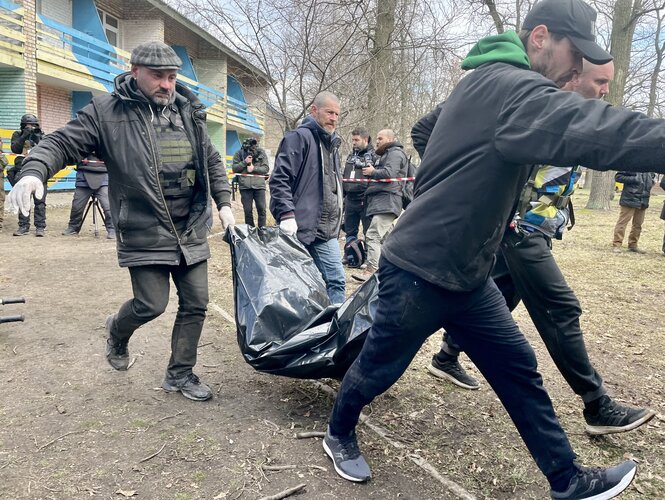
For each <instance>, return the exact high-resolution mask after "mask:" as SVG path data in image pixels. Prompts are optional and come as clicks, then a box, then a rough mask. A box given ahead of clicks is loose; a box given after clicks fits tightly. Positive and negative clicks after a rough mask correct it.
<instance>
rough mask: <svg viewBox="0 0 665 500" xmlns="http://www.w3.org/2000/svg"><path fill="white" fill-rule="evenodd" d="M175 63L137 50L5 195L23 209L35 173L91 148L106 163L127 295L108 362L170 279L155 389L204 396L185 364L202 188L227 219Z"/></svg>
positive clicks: (202, 220) (200, 245)
mask: <svg viewBox="0 0 665 500" xmlns="http://www.w3.org/2000/svg"><path fill="white" fill-rule="evenodd" d="M181 64H182V62H181V60H180V58H179V57H178V56H177V55H176V53H175V51H174V50H173V49H172V48H171V47H169V46H168V45H166V44H164V43H162V42H149V43H146V44H143V45H140V46H138V47H136V48H135V49H134V50H133V51H132V56H131V65H132V68H131V72H127V73H123V74H121V75H119V76H118V77H117V78H116V80H115V91H114V92H113V93H112V94H107V95H102V96H98V97H95V98H94V99H93V100H92V102H91V103H90V104H88V105H87V106H86V107H84V108H83V109H82V110H81V111H79V113H78V115H77V117H76V118H75V119H74V120H72V121H71V122H69V123H68V124H67V125H66V126H65V127H64V128H62V129H60V130H58V131H56V132H54V133H53V134H51V135H49V136H47V137H46V138H45V139H44V140H42V142H41V143H40V145H39V146H38V147H36V148H34V149H33V150H32V151H31V153H30V156H29V157H28V158H27V159H26V161H25V163H24V166H23V171H22V173H21V179H20V180H19V182H18V183H17V184H16V186H15V187H14V189H13V190H12V191H11V192H10V194H9V197H8V201H9V202H10V203H12V204H13V205H15V206H17V207H18V208H19V209H20V210H21V211H23V212H24V213H25V212H26V211H27V209H28V207H29V200H30V196H31V195H32V193H35V196H36V197H37V198H40V197H41V196H42V194H43V191H42V182H43V180H45V179H48V178H49V177H51V176H52V175H53V174H54V173H55V172H57V171H58V170H60V169H61V168H63V165H68V164H72V163H76V162H78V161H79V160H80V159H81V158H83V157H85V156H87V155H88V154H90V153H91V152H93V151H95V152H96V154H97V156H98V157H99V159H100V160H102V161H104V163H105V164H106V167H107V169H108V175H109V195H110V201H111V215H112V218H113V223H114V225H115V227H116V232H117V246H118V261H119V263H120V265H121V266H122V267H128V268H129V275H130V277H131V280H132V289H133V292H134V298H133V299H131V300H129V301H127V302H125V303H124V304H123V305H122V306H121V307H120V311H119V312H118V313H116V314H114V315H112V316H110V317H109V318H108V319H107V321H106V335H107V345H106V359H107V360H108V362H109V364H110V365H111V366H112V367H113V368H114V369H116V370H127V369H128V368H129V353H128V351H127V344H128V342H129V339H130V337H131V336H132V334H133V333H134V331H135V330H136V329H137V328H139V327H140V326H142V325H144V324H145V323H147V322H148V321H151V320H152V319H154V318H156V317H157V316H159V315H160V314H162V313H163V312H164V310H165V309H166V306H167V304H168V300H169V278H171V279H173V282H174V283H175V286H176V288H177V290H178V298H179V301H178V312H177V314H176V319H175V324H174V326H173V332H172V336H171V359H170V361H169V364H168V367H167V369H166V376H165V378H164V382H163V383H162V388H163V389H164V390H166V391H168V392H178V391H179V392H181V393H182V394H183V395H184V396H185V397H187V398H189V399H192V400H195V401H203V400H206V399H209V398H211V397H212V392H211V390H210V388H209V387H208V386H207V385H205V384H204V383H202V382H201V381H200V380H199V378H198V377H197V376H196V375H195V374H194V372H193V371H192V369H193V367H194V365H195V364H196V350H197V346H198V343H199V338H200V336H201V330H202V328H203V322H204V320H205V315H206V308H207V304H208V267H207V260H208V258H209V257H210V249H209V247H208V241H207V234H208V229H209V228H208V224H207V221H208V219H209V215H208V209H209V204H210V201H209V199H210V195H212V197H213V199H214V200H215V203H216V204H217V209H218V210H219V215H220V218H221V220H222V225H223V226H224V227H226V226H229V225H231V224H234V223H235V221H234V219H233V214H232V213H231V208H230V205H231V203H230V200H231V187H230V185H229V182H228V179H227V177H226V169H225V168H224V164H223V162H222V158H221V157H220V155H219V153H218V152H217V150H216V149H215V148H214V147H213V145H212V144H211V142H210V138H209V137H208V132H207V128H206V125H205V112H204V111H203V104H201V103H200V102H199V101H198V99H197V98H196V96H195V95H194V94H193V93H192V92H191V91H189V90H188V89H187V88H186V87H184V86H182V85H180V84H177V83H176V77H177V71H178V69H179V68H180V66H181Z"/></svg>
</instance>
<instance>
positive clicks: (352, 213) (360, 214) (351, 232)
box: [344, 195, 371, 241]
mask: <svg viewBox="0 0 665 500" xmlns="http://www.w3.org/2000/svg"><path fill="white" fill-rule="evenodd" d="M361 222H362V223H363V234H367V229H368V228H369V223H370V222H371V217H367V216H366V215H365V203H364V202H363V199H362V198H360V199H357V198H353V197H351V196H349V195H347V197H346V198H345V199H344V233H345V234H346V240H347V241H348V240H349V239H350V238H351V237H355V238H357V237H358V229H359V228H360V223H361Z"/></svg>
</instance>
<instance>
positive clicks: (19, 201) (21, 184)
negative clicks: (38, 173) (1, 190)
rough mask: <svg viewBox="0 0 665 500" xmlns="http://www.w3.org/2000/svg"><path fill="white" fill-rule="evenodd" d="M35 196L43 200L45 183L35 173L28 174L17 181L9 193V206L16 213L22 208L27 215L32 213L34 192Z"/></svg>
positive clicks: (22, 211)
mask: <svg viewBox="0 0 665 500" xmlns="http://www.w3.org/2000/svg"><path fill="white" fill-rule="evenodd" d="M33 193H34V194H35V198H37V199H38V200H41V199H42V198H43V197H44V184H43V183H42V181H41V180H40V179H39V178H38V177H35V176H34V175H26V176H24V177H21V180H20V181H18V182H17V183H16V185H15V186H14V187H13V188H12V190H11V191H10V192H9V194H8V195H7V206H8V208H9V210H11V211H12V212H14V213H16V211H18V210H20V211H21V213H22V214H23V215H25V216H26V217H27V216H28V215H30V205H31V201H32V199H31V198H32V194H33Z"/></svg>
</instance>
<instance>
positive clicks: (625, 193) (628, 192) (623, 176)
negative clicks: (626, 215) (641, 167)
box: [614, 172, 656, 209]
mask: <svg viewBox="0 0 665 500" xmlns="http://www.w3.org/2000/svg"><path fill="white" fill-rule="evenodd" d="M655 178H656V175H655V174H652V173H649V172H617V173H616V175H615V176H614V180H616V181H617V182H622V183H623V190H622V191H621V199H620V200H619V205H621V206H622V207H630V208H641V209H644V208H649V198H650V197H651V188H652V187H653V181H654V179H655Z"/></svg>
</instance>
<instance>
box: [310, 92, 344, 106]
mask: <svg viewBox="0 0 665 500" xmlns="http://www.w3.org/2000/svg"><path fill="white" fill-rule="evenodd" d="M328 101H332V102H334V103H336V104H339V98H338V97H337V96H336V95H335V94H333V93H332V92H328V91H326V90H324V91H323V92H319V93H318V94H316V97H315V98H314V101H313V102H312V104H313V105H314V106H316V107H317V108H320V107H321V106H323V105H324V104H325V103H327V102H328Z"/></svg>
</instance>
